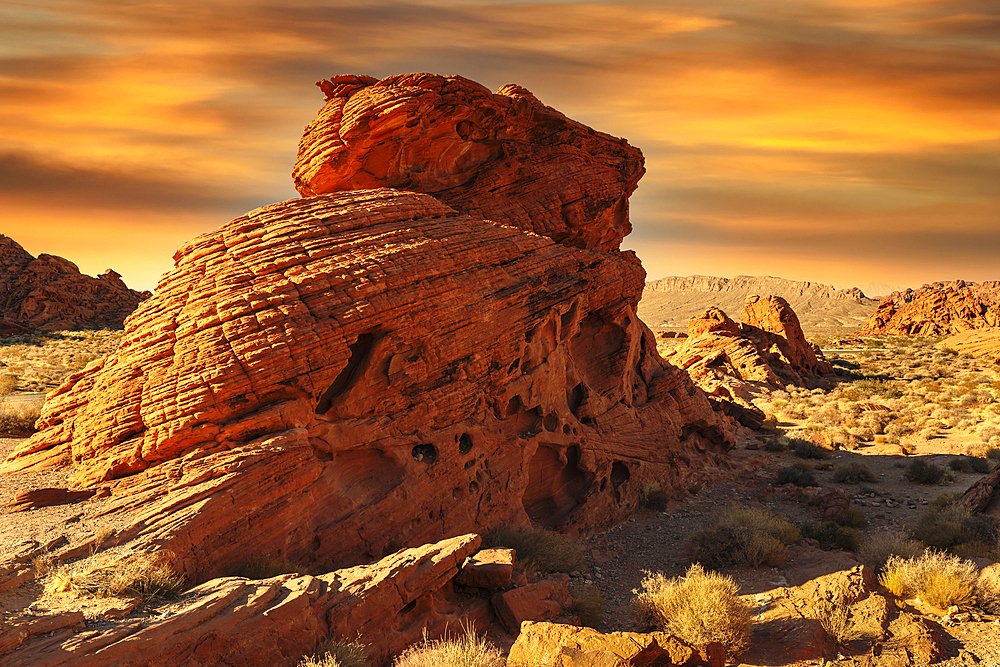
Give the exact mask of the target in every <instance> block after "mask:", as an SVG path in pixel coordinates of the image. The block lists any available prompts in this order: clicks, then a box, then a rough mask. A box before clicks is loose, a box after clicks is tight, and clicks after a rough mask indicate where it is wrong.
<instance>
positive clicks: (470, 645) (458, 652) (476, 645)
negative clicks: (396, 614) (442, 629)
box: [392, 627, 506, 667]
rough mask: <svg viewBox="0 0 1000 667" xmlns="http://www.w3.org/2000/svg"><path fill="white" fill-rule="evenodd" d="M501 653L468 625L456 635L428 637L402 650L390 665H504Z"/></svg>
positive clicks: (416, 666)
mask: <svg viewBox="0 0 1000 667" xmlns="http://www.w3.org/2000/svg"><path fill="white" fill-rule="evenodd" d="M505 662H506V661H505V660H504V657H503V653H501V652H500V649H498V648H497V647H496V646H494V645H493V644H491V643H490V642H488V641H486V638H485V637H482V638H481V637H477V636H476V633H475V631H474V630H473V629H472V628H471V627H469V628H466V629H465V633H464V634H463V635H461V636H460V637H457V638H454V639H451V638H448V637H445V638H444V639H438V640H428V639H427V638H426V637H424V640H423V642H421V643H420V644H419V645H417V646H411V647H410V648H409V649H407V650H406V651H404V652H403V654H402V655H400V656H399V657H398V658H396V660H395V662H393V663H392V664H393V667H504V664H505Z"/></svg>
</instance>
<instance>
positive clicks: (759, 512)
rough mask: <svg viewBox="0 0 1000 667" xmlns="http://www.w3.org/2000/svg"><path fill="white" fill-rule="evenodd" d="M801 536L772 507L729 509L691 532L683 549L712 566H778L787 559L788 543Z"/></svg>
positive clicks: (692, 558)
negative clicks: (709, 523)
mask: <svg viewBox="0 0 1000 667" xmlns="http://www.w3.org/2000/svg"><path fill="white" fill-rule="evenodd" d="M800 537H801V535H800V534H799V529H798V528H796V527H795V526H794V525H792V523H791V522H789V521H788V520H787V519H785V518H784V517H782V516H779V515H777V514H775V513H773V512H771V511H769V510H766V509H764V508H729V509H725V510H722V511H720V512H718V513H716V514H715V516H713V517H712V520H711V525H709V527H707V528H704V529H702V530H698V531H695V532H693V533H691V535H690V536H689V537H688V539H687V541H686V542H685V544H684V549H685V553H686V554H687V557H688V558H689V559H690V560H691V561H692V562H694V563H702V564H704V565H707V566H709V567H723V566H726V565H740V566H747V567H759V566H760V565H765V564H766V565H769V566H771V567H778V566H781V565H784V564H785V561H786V560H787V559H788V550H787V548H786V546H785V545H788V544H794V543H795V542H798V540H799V539H800Z"/></svg>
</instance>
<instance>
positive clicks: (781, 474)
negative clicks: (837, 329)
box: [774, 466, 817, 486]
mask: <svg viewBox="0 0 1000 667" xmlns="http://www.w3.org/2000/svg"><path fill="white" fill-rule="evenodd" d="M774 484H775V486H781V485H782V484H794V485H795V486H817V484H816V477H815V476H814V475H813V474H812V473H811V472H809V471H807V470H802V469H801V468H796V467H794V466H787V467H784V468H778V473H777V476H776V477H775V480H774Z"/></svg>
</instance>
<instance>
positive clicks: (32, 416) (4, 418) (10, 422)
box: [0, 398, 45, 436]
mask: <svg viewBox="0 0 1000 667" xmlns="http://www.w3.org/2000/svg"><path fill="white" fill-rule="evenodd" d="M44 402H45V399H43V398H37V399H35V400H32V401H23V402H17V403H12V402H10V401H9V400H7V399H4V398H0V435H14V436H21V435H30V434H32V433H34V432H35V422H36V421H38V418H39V417H40V416H41V414H42V403H44Z"/></svg>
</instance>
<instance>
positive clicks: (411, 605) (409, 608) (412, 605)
mask: <svg viewBox="0 0 1000 667" xmlns="http://www.w3.org/2000/svg"><path fill="white" fill-rule="evenodd" d="M416 608H417V601H416V600H413V601H412V602H410V603H409V604H408V605H406V606H405V607H403V608H402V609H400V610H399V613H400V614H409V613H410V612H411V611H413V610H414V609H416Z"/></svg>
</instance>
